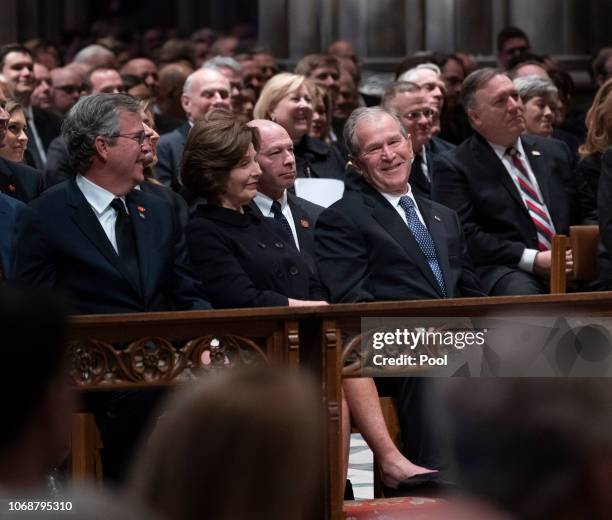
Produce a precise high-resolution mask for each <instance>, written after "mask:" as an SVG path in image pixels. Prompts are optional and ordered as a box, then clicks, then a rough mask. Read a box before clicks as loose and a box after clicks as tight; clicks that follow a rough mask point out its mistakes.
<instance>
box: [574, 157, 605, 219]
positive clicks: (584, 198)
mask: <svg viewBox="0 0 612 520" xmlns="http://www.w3.org/2000/svg"><path fill="white" fill-rule="evenodd" d="M600 174H601V154H600V153H593V154H591V155H587V156H586V157H584V158H583V159H581V160H580V161H579V162H578V165H577V166H576V184H577V188H578V204H579V206H580V215H581V216H582V221H583V223H584V224H597V222H598V217H597V191H598V186H599V176H600Z"/></svg>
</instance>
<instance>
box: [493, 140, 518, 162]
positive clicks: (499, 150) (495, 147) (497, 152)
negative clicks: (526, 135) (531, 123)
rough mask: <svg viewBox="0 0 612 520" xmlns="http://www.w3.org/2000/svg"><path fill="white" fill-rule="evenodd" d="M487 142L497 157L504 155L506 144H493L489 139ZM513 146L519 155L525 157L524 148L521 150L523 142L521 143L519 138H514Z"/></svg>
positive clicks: (501, 157)
mask: <svg viewBox="0 0 612 520" xmlns="http://www.w3.org/2000/svg"><path fill="white" fill-rule="evenodd" d="M487 143H489V146H490V147H491V148H493V151H494V152H495V155H497V157H499V158H500V159H503V158H504V155H506V150H507V149H508V147H507V146H502V145H500V144H494V143H492V142H491V141H487ZM513 146H514V147H515V148H516V150H517V151H518V153H519V156H520V157H525V150H523V143H521V140H520V138H519V139H517V140H516V143H514V144H513Z"/></svg>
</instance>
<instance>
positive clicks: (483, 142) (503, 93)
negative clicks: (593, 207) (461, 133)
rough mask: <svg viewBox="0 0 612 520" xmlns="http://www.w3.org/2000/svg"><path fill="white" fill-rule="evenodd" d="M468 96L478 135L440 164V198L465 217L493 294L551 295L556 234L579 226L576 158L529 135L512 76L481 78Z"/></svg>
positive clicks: (486, 73) (491, 73)
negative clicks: (549, 285)
mask: <svg viewBox="0 0 612 520" xmlns="http://www.w3.org/2000/svg"><path fill="white" fill-rule="evenodd" d="M462 96H463V105H464V106H465V108H466V110H467V113H468V116H469V118H470V121H471V123H472V126H473V127H474V129H475V131H476V132H475V134H474V135H473V136H472V137H471V138H470V139H468V140H467V141H465V142H464V143H462V144H461V145H460V146H458V147H457V148H456V149H455V150H452V151H450V152H447V153H444V154H440V155H437V156H436V157H435V158H434V164H433V169H434V171H435V175H434V183H433V187H432V198H433V199H434V200H436V201H438V202H440V203H441V204H444V205H445V206H448V207H449V208H452V209H454V210H455V211H457V213H458V214H459V218H460V219H461V223H462V225H463V231H464V233H465V237H466V240H467V244H468V251H469V253H470V255H471V257H472V259H473V260H474V264H475V265H476V272H477V273H478V274H479V276H480V278H481V281H482V285H483V288H484V289H485V291H486V292H488V293H489V294H491V295H519V294H540V293H544V292H546V291H547V288H546V284H545V280H546V279H547V277H548V276H549V273H550V263H551V252H550V246H551V239H552V235H554V234H555V233H558V234H566V233H568V231H569V226H570V225H571V224H576V223H578V221H579V219H578V215H577V211H576V202H575V199H576V197H575V191H576V189H575V182H574V177H573V175H572V171H571V167H570V165H571V154H570V151H569V149H568V148H567V146H566V145H565V144H564V143H562V142H560V141H556V140H554V139H545V138H541V137H537V136H527V135H522V134H523V132H524V131H525V120H524V117H523V105H522V103H521V100H520V98H519V96H518V93H517V91H516V88H515V87H514V84H513V83H512V81H511V80H510V78H509V77H508V76H507V75H506V74H505V73H504V72H502V71H500V70H497V69H486V68H485V69H480V70H477V71H475V72H473V73H472V74H470V75H469V76H468V77H467V78H466V80H465V82H464V85H463V93H462ZM571 266H572V258H571V252H568V254H567V256H566V268H567V269H568V270H569V269H571Z"/></svg>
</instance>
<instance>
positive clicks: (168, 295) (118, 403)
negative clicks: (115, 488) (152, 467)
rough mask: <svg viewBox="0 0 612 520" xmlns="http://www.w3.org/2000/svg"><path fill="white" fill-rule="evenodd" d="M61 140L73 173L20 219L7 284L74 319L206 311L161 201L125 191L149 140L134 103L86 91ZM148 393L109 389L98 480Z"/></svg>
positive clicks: (124, 447) (139, 421)
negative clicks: (62, 306)
mask: <svg viewBox="0 0 612 520" xmlns="http://www.w3.org/2000/svg"><path fill="white" fill-rule="evenodd" d="M62 131H63V137H64V140H65V142H66V146H67V149H68V152H69V155H70V158H71V161H72V165H73V169H74V171H76V172H79V173H78V174H77V175H76V177H75V178H73V179H70V180H68V181H66V182H63V183H61V184H58V185H56V186H54V187H53V188H51V189H49V190H47V191H46V192H45V193H43V195H42V196H41V197H39V198H38V199H36V200H35V201H34V202H33V203H32V204H31V207H32V208H33V209H34V210H35V212H32V213H31V214H28V215H27V217H28V218H27V219H25V218H24V225H23V226H21V227H20V230H19V231H20V232H19V236H18V241H17V246H16V252H15V261H14V266H15V278H16V279H17V280H18V281H21V282H24V283H26V284H29V285H35V286H42V287H54V288H58V289H62V290H63V291H64V292H66V293H67V294H68V297H69V299H70V303H71V304H72V312H73V313H75V314H106V313H128V312H148V311H171V310H191V309H193V310H197V309H209V308H210V305H209V304H208V302H207V301H206V300H205V298H204V296H203V293H202V288H201V284H200V282H199V281H197V280H196V279H195V278H194V277H193V276H192V275H191V272H190V270H189V269H188V267H187V265H186V262H187V255H186V249H185V238H184V234H183V230H182V228H181V226H180V224H179V222H178V218H177V216H176V212H175V211H174V209H173V208H172V206H171V205H170V203H169V202H167V201H166V200H165V199H163V198H161V197H158V196H156V195H154V194H151V193H147V192H145V191H143V190H139V189H134V188H135V187H136V186H137V185H138V184H140V183H142V182H143V181H144V177H143V162H144V161H145V159H146V156H147V154H148V153H149V152H150V147H151V143H150V141H149V139H148V138H147V134H146V133H145V128H144V126H143V123H142V119H141V115H140V104H139V102H138V101H137V100H136V99H134V98H132V97H131V96H126V95H124V94H102V93H99V94H94V95H91V96H86V97H83V98H81V99H80V100H79V101H78V102H77V103H76V105H75V106H74V107H73V108H72V109H71V110H70V112H69V113H68V116H67V118H66V120H65V122H64V126H63V129H62ZM154 397H155V396H154V395H153V394H150V393H141V394H138V393H136V394H135V393H130V394H129V395H128V396H127V397H126V394H125V393H121V392H119V393H118V392H113V393H112V394H111V396H110V397H109V403H108V413H107V414H106V415H105V419H104V421H103V422H102V425H103V431H102V435H103V442H104V445H105V460H104V464H105V474H107V475H109V476H112V477H119V476H120V475H121V473H122V470H123V469H124V467H125V465H126V463H127V462H128V458H129V455H130V453H131V449H132V447H133V446H134V445H135V443H136V440H137V438H138V435H139V433H140V430H141V428H142V426H144V424H145V423H146V420H147V419H148V413H149V412H150V411H151V409H152V404H153V403H152V401H153V400H154V399H153V398H154Z"/></svg>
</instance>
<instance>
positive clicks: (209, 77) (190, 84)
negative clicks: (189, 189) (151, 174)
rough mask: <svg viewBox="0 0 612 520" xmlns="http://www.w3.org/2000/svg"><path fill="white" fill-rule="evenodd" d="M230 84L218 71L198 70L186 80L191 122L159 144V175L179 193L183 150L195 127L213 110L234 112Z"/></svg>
mask: <svg viewBox="0 0 612 520" xmlns="http://www.w3.org/2000/svg"><path fill="white" fill-rule="evenodd" d="M230 90H231V89H230V83H229V80H228V79H227V78H226V77H225V76H224V75H223V74H221V72H219V71H218V70H217V69H198V70H196V71H195V72H193V73H191V74H190V75H189V76H188V77H187V79H186V80H185V85H184V86H183V95H182V96H181V105H182V106H183V110H184V111H185V114H186V115H187V122H186V123H184V124H182V125H181V126H179V127H178V128H177V129H176V130H174V131H173V132H170V133H169V134H165V135H162V137H161V139H160V140H159V144H158V145H157V157H158V159H159V162H158V163H157V167H156V168H155V176H156V177H157V179H158V180H159V181H160V182H161V183H162V184H164V185H166V186H171V187H172V188H173V189H174V190H176V191H178V189H179V187H180V181H179V172H180V164H181V157H182V156H183V148H184V147H185V141H186V140H187V134H188V133H189V130H190V129H191V127H192V126H193V125H194V123H196V122H197V121H199V120H200V119H202V118H203V117H204V116H205V115H206V113H207V112H208V111H209V110H211V109H213V108H226V109H228V110H229V109H230Z"/></svg>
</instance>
